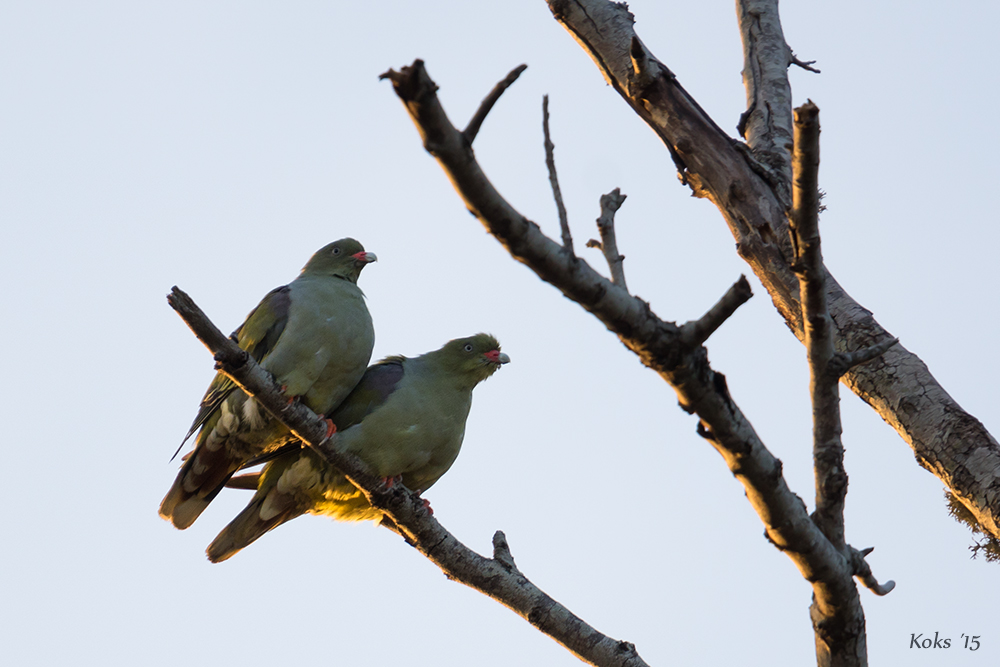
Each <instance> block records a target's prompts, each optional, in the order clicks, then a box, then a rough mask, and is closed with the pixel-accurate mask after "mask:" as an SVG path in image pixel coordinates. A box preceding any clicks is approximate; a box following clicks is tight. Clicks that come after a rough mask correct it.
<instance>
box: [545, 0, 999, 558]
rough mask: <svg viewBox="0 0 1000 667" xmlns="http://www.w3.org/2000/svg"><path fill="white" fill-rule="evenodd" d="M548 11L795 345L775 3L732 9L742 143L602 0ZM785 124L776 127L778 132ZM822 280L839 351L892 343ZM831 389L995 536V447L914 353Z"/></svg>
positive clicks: (562, 2) (896, 355) (564, 0)
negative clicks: (726, 233) (668, 159)
mask: <svg viewBox="0 0 1000 667" xmlns="http://www.w3.org/2000/svg"><path fill="white" fill-rule="evenodd" d="M548 4H549V8H550V9H551V11H552V14H553V16H554V17H555V18H556V19H557V20H558V21H559V22H560V23H562V24H563V26H565V27H566V29H567V30H568V31H569V33H570V34H571V35H572V36H573V37H574V39H576V40H577V42H578V43H579V44H580V45H581V46H582V47H583V48H584V50H585V51H586V52H587V53H588V54H589V55H590V56H591V57H592V58H593V60H594V62H595V63H596V64H597V66H598V68H599V69H600V70H601V72H602V73H603V74H604V76H605V78H606V79H607V81H608V83H609V84H610V85H611V86H612V87H613V88H614V89H615V90H616V91H617V92H618V93H619V94H620V95H621V96H622V97H623V98H624V99H625V101H626V102H627V103H628V104H629V105H630V106H631V107H632V109H633V110H634V111H635V112H636V113H637V114H638V115H639V116H640V117H641V118H642V119H643V120H645V121H646V123H647V124H649V126H650V127H651V128H652V129H653V130H654V131H655V132H656V133H657V135H659V137H660V138H661V139H662V140H663V142H664V144H665V145H666V147H667V149H668V150H669V151H670V154H671V156H672V157H673V159H674V162H675V164H676V165H677V168H678V171H679V172H680V176H681V180H682V182H683V183H685V184H686V185H688V186H689V187H690V188H691V190H692V192H693V193H694V194H695V196H698V197H704V198H706V199H708V200H710V201H711V202H712V203H713V204H715V206H716V207H718V209H719V211H720V212H721V213H722V216H723V218H724V219H725V221H726V224H727V225H728V226H729V229H730V231H731V232H732V234H733V236H734V238H735V239H736V247H737V252H738V253H739V255H740V257H742V258H743V259H744V260H745V261H746V262H747V264H749V265H750V267H751V269H752V270H753V272H754V274H755V275H756V276H757V277H758V279H760V281H761V283H763V285H764V288H765V289H766V290H767V291H768V294H769V295H770V296H771V300H772V302H773V303H774V306H775V307H776V308H777V310H778V312H779V313H780V314H781V316H782V317H783V318H784V319H785V322H786V323H787V324H788V326H789V328H790V329H791V330H792V332H793V333H794V334H795V336H796V337H797V338H799V339H800V340H802V339H803V337H804V334H803V325H802V316H801V305H800V303H799V294H798V285H797V281H796V278H795V275H794V273H793V272H792V270H791V264H792V257H793V253H792V249H791V246H790V243H789V241H788V228H787V220H786V218H785V213H786V210H787V208H788V204H787V199H786V195H785V194H784V193H785V192H787V191H789V185H790V184H789V181H788V180H786V178H785V177H784V176H783V175H782V174H783V173H784V172H785V169H784V167H783V166H781V164H782V163H783V158H781V152H782V151H783V150H784V149H785V148H784V147H783V146H782V145H781V142H782V141H783V137H785V136H786V135H787V136H790V132H791V125H790V123H791V117H790V115H787V116H786V114H785V113H784V111H782V109H784V108H785V105H786V103H787V101H786V99H785V97H784V93H783V92H780V91H782V90H783V89H784V88H783V86H782V84H781V82H780V81H776V80H775V72H777V71H778V70H779V69H783V68H787V66H788V65H789V64H797V65H801V66H807V65H808V64H807V63H801V62H799V61H798V60H797V59H796V58H795V57H794V56H793V55H792V54H791V51H790V50H789V49H788V48H787V45H785V46H784V48H783V49H782V48H781V45H783V44H784V38H783V37H782V36H781V35H780V21H778V20H777V2H774V1H771V2H739V3H738V5H737V6H738V8H739V12H740V17H741V28H742V27H743V24H744V23H746V24H747V26H748V29H746V30H745V31H744V33H743V34H744V40H745V42H750V43H749V44H748V45H745V52H747V53H749V54H750V55H751V62H749V63H748V64H747V67H746V68H745V69H744V75H745V76H747V77H748V79H749V81H750V82H751V86H752V90H751V89H749V88H748V91H747V95H748V101H749V104H750V105H751V106H754V105H756V106H761V105H762V104H763V105H764V107H766V108H767V110H768V112H767V113H766V114H762V115H760V116H755V115H754V112H756V111H757V110H756V109H748V111H750V112H751V113H749V114H748V115H747V121H746V126H747V133H748V138H749V139H750V146H747V145H744V144H743V143H741V142H738V141H736V140H735V139H732V138H731V137H729V136H727V135H726V133H725V132H723V131H722V130H721V129H719V127H718V125H716V124H715V122H714V121H713V120H712V119H711V118H709V116H708V115H707V114H706V113H705V112H704V111H703V110H702V109H701V107H700V106H698V104H697V102H695V101H694V99H692V98H691V96H690V95H689V94H688V93H687V91H685V90H684V88H683V87H682V86H681V85H680V84H679V83H678V82H677V79H676V77H675V76H674V74H673V73H672V72H671V71H670V70H669V69H668V68H667V67H666V66H665V65H663V64H662V63H660V62H659V61H658V60H657V59H656V58H655V57H654V56H653V55H652V53H650V52H649V51H648V50H647V49H646V47H645V46H644V45H643V44H642V42H641V40H640V39H639V38H638V36H637V35H636V34H635V31H634V29H633V17H632V14H630V13H629V11H628V9H627V7H626V6H625V5H624V4H620V3H612V2H607V1H606V0H548ZM744 15H746V18H744ZM779 39H780V44H779ZM755 63H756V64H755ZM758 70H759V76H758ZM785 85H787V80H786V82H785ZM775 91H778V92H775ZM751 99H752V100H753V101H750V100H751ZM779 107H780V108H779ZM786 117H787V121H786V120H783V119H784V118H786ZM786 122H787V123H788V125H787V127H785V128H783V127H779V126H783V125H784V124H785V123H786ZM779 167H780V168H779ZM826 283H827V299H828V303H829V309H830V315H831V317H832V318H833V324H834V327H835V329H836V332H835V337H834V345H835V348H836V350H837V351H838V352H839V353H845V354H847V353H852V352H854V351H856V350H860V349H865V348H869V347H871V346H872V345H874V344H877V343H879V342H881V341H883V340H885V339H887V338H892V335H891V334H889V333H888V332H887V331H886V330H885V329H884V328H883V327H882V326H881V325H879V323H878V322H877V321H876V320H875V318H874V317H872V314H871V312H869V311H868V310H866V309H865V308H864V307H863V306H861V305H860V304H858V303H857V302H856V301H854V299H852V298H851V296H850V295H849V294H847V293H846V292H845V291H844V289H843V288H842V287H841V286H840V285H839V284H838V283H837V281H836V280H835V279H834V277H833V276H832V275H830V274H829V272H827V276H826ZM842 381H843V382H844V384H845V385H846V386H847V387H848V388H849V389H850V390H851V391H853V392H854V393H855V394H857V395H858V396H859V397H860V398H861V399H862V400H864V401H865V402H867V403H868V404H869V405H871V406H872V407H873V408H874V409H875V411H876V412H878V414H879V415H881V417H882V418H883V419H884V420H885V421H886V422H887V423H888V424H889V425H890V426H892V427H893V428H894V429H896V431H897V432H898V433H899V434H900V435H901V436H902V437H903V439H904V440H905V441H906V442H907V443H908V444H909V445H910V447H912V449H913V452H914V454H915V455H916V459H917V462H918V463H919V464H920V465H921V466H923V467H924V468H926V469H927V470H929V471H930V472H932V473H933V474H934V475H936V476H937V477H938V478H939V479H941V481H942V482H944V484H945V485H946V486H947V487H948V489H950V490H951V491H952V493H954V495H955V496H956V497H957V498H958V499H959V500H960V501H961V502H962V503H963V504H964V505H965V506H966V507H967V508H968V509H969V511H970V512H971V514H972V515H973V516H974V517H975V518H976V520H977V521H978V522H979V523H980V525H981V526H982V528H983V530H984V531H985V532H987V533H989V534H990V535H991V536H993V537H994V538H1000V444H998V443H997V441H996V439H995V438H994V437H993V436H992V435H990V433H989V432H987V430H986V428H985V427H984V426H983V425H982V423H981V422H980V421H979V420H978V419H976V418H975V417H974V416H972V415H970V414H969V413H967V412H966V411H964V410H963V409H962V408H961V406H959V405H958V403H956V402H955V400H954V399H952V398H951V396H949V395H948V393H947V392H946V391H945V390H944V388H943V387H941V385H939V384H938V382H937V380H935V379H934V376H933V375H931V373H930V371H929V370H928V369H927V366H926V365H925V364H924V362H923V361H921V360H920V358H919V357H917V356H916V355H915V354H913V353H912V352H910V351H908V350H907V349H906V348H904V347H903V346H902V345H895V346H894V347H892V349H890V350H888V351H887V352H886V353H885V354H884V355H883V356H882V357H881V358H879V359H878V360H876V361H873V362H871V363H869V364H866V365H864V366H860V367H857V368H855V369H853V370H851V371H850V372H848V373H847V374H846V375H844V377H843V379H842Z"/></svg>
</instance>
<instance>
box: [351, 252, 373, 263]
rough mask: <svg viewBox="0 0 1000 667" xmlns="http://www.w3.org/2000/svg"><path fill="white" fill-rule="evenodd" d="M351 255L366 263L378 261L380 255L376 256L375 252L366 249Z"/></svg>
mask: <svg viewBox="0 0 1000 667" xmlns="http://www.w3.org/2000/svg"><path fill="white" fill-rule="evenodd" d="M351 257H353V258H354V259H356V260H358V261H359V262H363V263H365V264H371V263H372V262H377V261H378V257H376V256H375V253H373V252H365V251H364V250H362V251H361V252H356V253H354V254H353V255H351Z"/></svg>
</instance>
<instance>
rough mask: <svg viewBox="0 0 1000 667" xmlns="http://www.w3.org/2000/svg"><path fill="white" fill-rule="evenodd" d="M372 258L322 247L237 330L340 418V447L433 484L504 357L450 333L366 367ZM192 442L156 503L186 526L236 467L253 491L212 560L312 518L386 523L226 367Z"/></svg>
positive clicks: (383, 472)
mask: <svg viewBox="0 0 1000 667" xmlns="http://www.w3.org/2000/svg"><path fill="white" fill-rule="evenodd" d="M375 259H376V258H375V255H374V254H373V253H370V252H365V250H364V248H363V247H362V245H361V244H360V243H358V242H357V241H355V240H354V239H350V238H348V239H341V240H339V241H335V242H334V243H331V244H329V245H327V246H325V247H323V248H321V249H320V250H319V251H317V252H316V253H315V254H314V255H313V256H312V258H311V259H310V260H309V261H308V262H307V263H306V265H305V267H304V268H303V269H302V273H301V274H300V275H299V277H298V278H296V279H295V280H293V281H292V282H291V283H289V284H288V285H285V286H284V287H279V288H277V289H275V290H272V291H271V292H270V293H269V294H268V295H267V296H265V297H264V299H263V300H262V301H261V302H260V304H259V305H258V306H257V307H256V308H255V309H254V310H253V311H252V312H251V313H250V315H249V316H247V319H246V321H245V322H244V323H243V324H242V325H241V326H240V328H239V329H237V330H236V332H235V334H234V336H235V338H236V341H237V343H238V344H239V346H240V347H241V348H242V349H244V350H246V351H247V352H248V353H250V354H251V355H252V356H253V357H254V359H255V360H256V361H257V362H258V363H259V364H260V365H261V366H262V367H263V368H264V369H265V370H267V371H269V372H270V373H271V374H272V375H274V377H275V379H276V380H277V381H278V383H279V384H280V385H281V386H282V387H283V389H284V391H285V393H286V395H287V396H288V397H289V400H295V399H299V400H301V401H302V402H303V403H305V404H306V405H307V406H308V407H309V408H310V409H312V410H313V411H314V412H316V413H317V414H321V415H325V416H327V417H328V418H329V420H330V421H331V423H332V424H333V426H334V427H335V428H336V435H335V436H333V437H334V438H335V439H336V442H337V446H338V448H341V449H342V450H343V451H347V452H351V453H353V454H356V455H357V456H358V457H360V458H361V459H362V460H363V461H364V462H365V463H367V464H368V465H369V466H370V467H371V468H372V470H373V471H374V472H375V473H376V474H377V475H378V476H380V477H383V478H385V479H387V480H393V479H396V478H401V479H402V482H403V484H405V485H406V486H407V487H408V488H410V489H412V490H415V491H417V492H422V491H425V490H426V489H428V488H430V486H431V485H432V484H434V482H436V481H437V480H438V479H439V478H440V477H441V475H443V474H444V473H445V472H447V470H448V468H450V467H451V465H452V463H454V461H455V458H456V457H457V456H458V452H459V449H460V448H461V445H462V440H463V437H464V435H465V422H466V419H467V417H468V414H469V409H470V407H471V405H472V390H473V389H474V388H475V387H476V385H478V384H479V383H480V382H482V381H483V380H485V379H486V378H488V377H490V376H491V375H492V374H493V373H494V372H496V370H497V369H498V368H499V367H500V366H501V365H502V364H505V363H507V362H508V361H510V359H509V357H508V356H507V355H506V354H504V353H502V352H500V345H499V344H498V343H497V341H496V339H495V338H493V337H492V336H489V335H487V334H477V335H475V336H471V337H469V338H460V339H456V340H452V341H449V342H448V343H446V344H445V345H444V346H443V347H442V348H441V349H439V350H435V351H433V352H428V353H427V354H423V355H421V356H419V357H415V358H407V357H402V356H395V357H388V358H386V359H383V360H382V361H379V362H378V363H376V364H373V365H372V366H370V367H368V368H367V369H366V368H365V367H366V366H367V364H368V361H369V360H370V358H371V353H372V348H373V346H374V340H375V332H374V328H373V326H372V320H371V316H370V315H369V313H368V308H367V307H366V306H365V302H364V295H363V294H362V292H361V290H360V289H359V288H358V286H357V281H358V277H359V275H360V274H361V270H362V269H363V268H364V267H365V266H366V265H367V264H369V263H370V262H373V261H375ZM199 428H200V431H199V432H198V435H197V437H196V439H195V446H194V449H193V450H192V452H191V453H190V454H188V455H187V456H186V457H185V461H184V464H183V466H182V467H181V470H180V472H179V473H178V475H177V479H176V480H175V481H174V484H173V486H172V487H171V488H170V490H169V491H168V492H167V495H166V497H165V498H164V499H163V502H162V504H161V505H160V515H161V516H162V517H163V518H165V519H168V520H170V521H171V522H173V524H174V525H175V526H176V527H178V528H181V529H183V528H187V527H188V526H190V525H191V524H192V523H193V522H194V521H195V519H197V518H198V516H199V515H200V514H201V512H202V511H204V509H205V508H206V507H207V506H208V504H209V503H210V502H211V501H212V499H214V498H215V496H216V495H218V493H219V492H220V491H221V490H222V489H223V488H224V487H225V486H226V485H227V484H229V483H230V480H231V478H232V477H233V475H234V473H235V472H237V471H238V470H240V469H241V468H244V467H246V466H248V465H253V464H254V463H255V462H257V461H260V460H261V459H265V460H267V461H268V462H267V463H266V465H265V467H264V469H263V470H262V472H261V473H257V474H253V475H246V476H243V478H242V479H241V480H239V481H238V482H237V483H234V484H231V485H233V486H246V484H247V482H248V481H250V482H251V483H252V486H251V487H250V488H256V493H255V494H254V497H253V499H252V500H251V501H250V504H249V505H248V506H247V507H246V509H244V510H243V511H242V512H241V513H240V514H239V515H238V516H237V517H236V518H235V519H234V520H233V521H232V522H231V523H230V524H229V525H228V526H226V528H225V529H223V531H222V532H221V533H220V534H219V536H218V537H217V538H216V539H215V541H214V542H212V544H211V545H210V546H209V548H208V557H209V559H210V560H212V561H213V562H219V561H222V560H225V559H227V558H229V557H231V556H232V555H233V554H235V553H236V552H238V551H239V550H240V549H242V548H243V547H245V546H247V545H248V544H250V543H251V542H253V541H254V540H256V539H257V538H258V537H260V536H261V535H263V534H264V533H266V532H267V531H269V530H271V529H273V528H275V527H277V526H279V525H281V524H282V523H285V522H286V521H290V520H291V519H294V518H295V517H297V516H299V515H301V514H305V513H312V514H325V515H328V516H331V517H333V518H335V519H338V520H342V521H361V520H380V519H381V517H382V514H381V512H379V511H378V510H376V509H374V508H372V507H371V506H370V505H369V504H368V502H367V500H366V499H365V496H364V494H362V493H361V491H359V490H358V489H357V488H356V487H355V486H354V485H353V484H351V483H350V482H348V481H347V479H346V478H345V477H344V476H343V475H342V474H340V473H339V472H338V471H337V470H335V469H334V468H332V467H331V466H329V465H328V464H327V463H326V462H325V461H324V460H323V459H322V458H321V457H319V456H318V455H317V454H315V453H314V452H313V451H312V450H310V449H309V448H306V447H303V446H302V445H301V443H299V442H298V440H296V439H295V438H294V436H292V435H291V433H290V432H289V431H288V429H287V428H286V427H285V426H284V425H283V424H281V423H280V422H279V421H277V420H276V419H274V418H273V417H272V416H271V415H270V414H269V413H267V411H265V410H264V409H263V408H261V407H260V406H259V405H258V404H257V402H256V401H255V400H254V399H253V398H251V397H249V396H248V395H247V394H245V393H244V392H243V391H242V390H241V389H239V388H238V387H237V386H236V385H235V384H234V383H233V382H232V380H230V379H229V378H227V377H226V376H225V375H223V374H222V373H219V374H218V375H216V377H215V379H214V380H213V381H212V384H211V385H210V386H209V388H208V391H207V392H206V393H205V397H204V398H203V399H202V402H201V408H200V410H199V411H198V415H197V416H196V417H195V420H194V423H193V424H192V426H191V429H190V430H189V431H188V434H187V436H186V437H185V440H187V439H188V438H189V437H190V436H191V435H192V434H193V433H194V432H195V431H196V430H198V429H199Z"/></svg>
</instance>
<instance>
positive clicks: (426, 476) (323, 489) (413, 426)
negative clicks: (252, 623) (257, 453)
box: [208, 334, 510, 562]
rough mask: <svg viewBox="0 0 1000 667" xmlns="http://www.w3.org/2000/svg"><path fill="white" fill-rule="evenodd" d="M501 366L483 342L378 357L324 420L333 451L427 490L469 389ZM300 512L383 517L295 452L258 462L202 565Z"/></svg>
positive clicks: (446, 463) (452, 453)
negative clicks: (251, 482)
mask: <svg viewBox="0 0 1000 667" xmlns="http://www.w3.org/2000/svg"><path fill="white" fill-rule="evenodd" d="M508 361H510V358H509V357H508V356H507V355H506V354H504V353H503V352H501V351H500V344H499V343H498V342H497V340H496V339H495V338H494V337H493V336H490V335H488V334H477V335H475V336H470V337H468V338H459V339H456V340H452V341H449V342H448V343H446V344H445V345H444V347H442V348H441V349H439V350H435V351H433V352H428V353H427V354H423V355H421V356H419V357H414V358H407V357H402V356H396V357H388V358H386V359H383V360H382V361H380V362H378V363H376V364H374V365H372V366H371V367H370V368H369V369H368V370H367V371H366V372H365V375H364V377H363V378H362V379H361V382H359V383H358V386H357V387H356V388H355V389H354V391H353V392H351V395H350V396H348V397H347V398H346V399H345V400H344V402H343V403H342V404H341V405H340V407H339V408H338V409H337V410H336V411H334V413H333V414H332V415H331V418H332V419H333V422H334V423H335V424H336V426H337V433H336V435H335V436H333V437H334V443H335V444H334V446H335V447H337V449H340V450H341V451H347V452H351V453H353V454H356V455H357V456H358V457H359V458H361V459H362V460H363V461H364V462H365V463H367V464H368V465H369V466H370V467H371V469H372V471H373V472H374V473H375V474H376V475H378V476H379V477H382V478H384V479H386V480H395V479H400V478H401V481H402V483H403V484H404V485H405V486H406V487H407V488H409V489H411V490H413V491H416V492H418V493H420V492H422V491H426V490H427V489H429V488H430V487H431V486H432V485H433V484H434V483H435V482H436V481H437V480H438V479H439V478H440V477H441V476H442V475H443V474H444V473H445V472H447V471H448V469H449V468H450V467H451V465H452V464H453V463H454V462H455V459H456V457H457V456H458V452H459V450H460V449H461V446H462V440H463V438H464V437H465V422H466V419H467V417H468V416H469V410H470V408H471V407H472V390H473V389H474V388H475V387H476V385H478V384H479V383H480V382H482V381H483V380H485V379H486V378H488V377H490V376H491V375H493V373H495V372H496V370H497V369H498V368H500V366H501V365H503V364H505V363H507V362H508ZM251 479H253V478H251ZM306 513H309V514H323V515H326V516H330V517H333V518H334V519H337V520H340V521H363V520H380V519H381V517H382V513H381V512H380V511H378V510H377V509H375V508H373V507H372V506H371V505H369V503H368V501H367V499H366V498H365V496H364V494H363V493H361V491H360V490H358V489H357V487H355V486H354V485H353V484H351V483H350V482H348V481H347V479H346V478H345V477H344V476H343V475H342V474H341V473H339V472H338V471H337V470H336V469H334V468H333V467H331V466H330V465H329V464H327V463H326V461H325V460H323V459H322V458H321V457H320V456H319V455H318V454H316V453H315V452H313V451H312V450H311V449H309V448H307V447H306V448H304V447H296V446H294V445H293V446H291V447H290V448H289V451H286V452H284V453H282V454H280V455H279V456H278V457H277V458H275V459H273V460H271V461H269V462H268V463H267V464H266V466H265V468H264V470H263V472H262V473H261V474H260V476H259V477H258V478H257V490H256V493H255V494H254V497H253V499H252V500H251V501H250V504H249V505H248V506H247V507H246V509H244V510H243V511H242V512H241V513H240V514H239V515H238V516H237V517H236V518H235V519H234V520H233V521H232V522H231V523H230V524H229V525H228V526H226V527H225V529H223V531H222V532H221V533H219V536H218V537H216V538H215V541H214V542H212V544H211V545H210V546H209V547H208V558H209V560H211V561H213V562H219V561H223V560H226V559H227V558H229V557H231V556H232V555H234V554H235V553H236V552H238V551H239V550H240V549H242V548H244V547H245V546H247V545H248V544H250V543H251V542H253V541H254V540H256V539H257V538H258V537H260V536H261V535H263V534H264V533H266V532H267V531H269V530H272V529H274V528H276V527H277V526H279V525H281V524H283V523H285V522H287V521H290V520H292V519H294V518H295V517H297V516H300V515H302V514H306Z"/></svg>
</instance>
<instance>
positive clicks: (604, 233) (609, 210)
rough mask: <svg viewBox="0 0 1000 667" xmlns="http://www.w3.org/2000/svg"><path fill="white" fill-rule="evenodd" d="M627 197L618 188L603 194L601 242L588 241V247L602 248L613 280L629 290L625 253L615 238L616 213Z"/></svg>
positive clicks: (598, 229)
mask: <svg viewBox="0 0 1000 667" xmlns="http://www.w3.org/2000/svg"><path fill="white" fill-rule="evenodd" d="M626 197H627V195H623V194H622V193H621V190H620V189H618V188H615V189H614V190H612V191H611V192H609V193H608V194H606V195H601V216H600V217H599V218H597V231H599V232H600V233H601V242H600V243H596V242H594V241H591V242H589V243H587V247H588V248H600V249H601V251H602V252H603V253H604V259H606V260H607V262H608V269H610V271H611V282H612V283H614V284H615V285H618V286H619V287H621V288H622V289H623V290H625V291H626V292H627V291H628V285H626V284H625V267H624V266H622V264H623V263H624V262H625V255H620V254H618V242H617V241H616V240H615V213H616V212H617V211H618V209H619V208H621V205H622V204H624V203H625V198H626Z"/></svg>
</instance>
